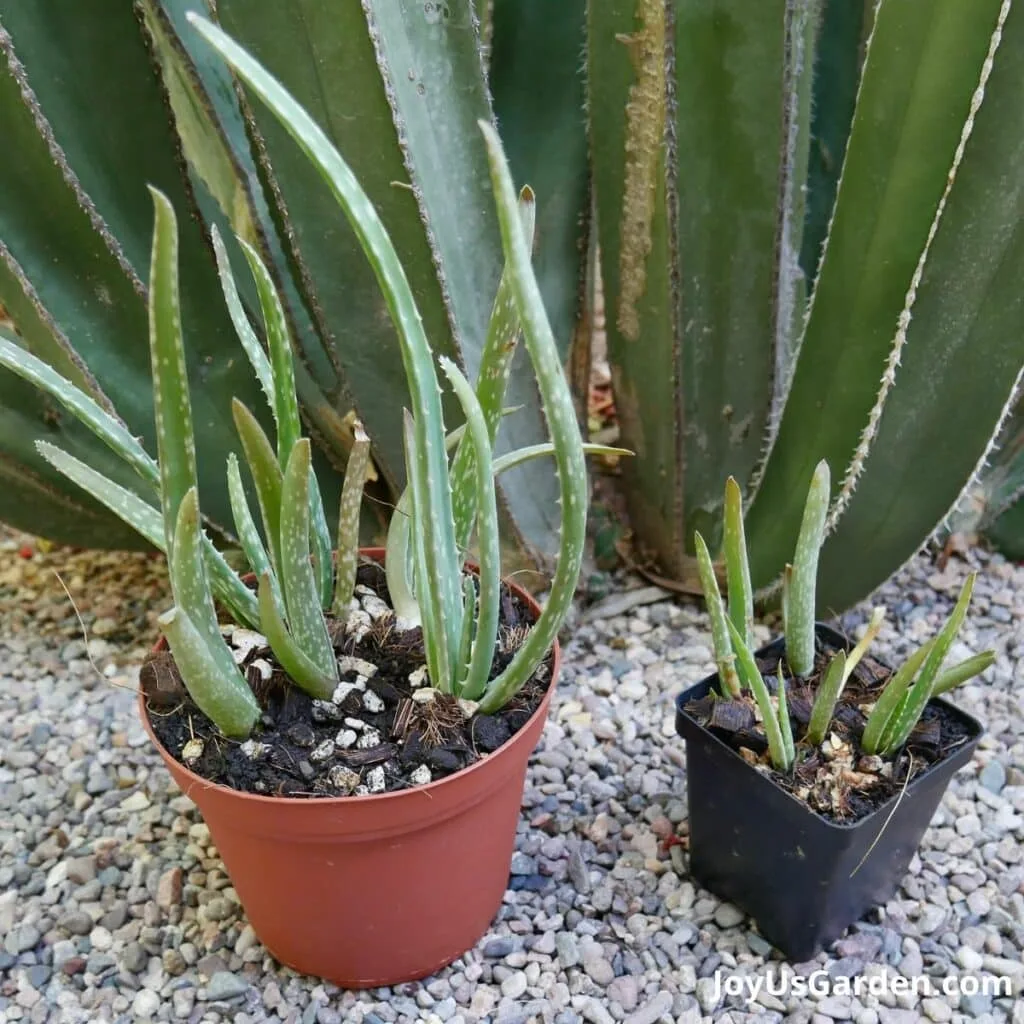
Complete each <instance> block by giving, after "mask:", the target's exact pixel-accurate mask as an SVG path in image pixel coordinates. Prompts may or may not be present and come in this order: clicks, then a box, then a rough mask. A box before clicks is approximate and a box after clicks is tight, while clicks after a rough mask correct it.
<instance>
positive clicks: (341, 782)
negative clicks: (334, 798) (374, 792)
mask: <svg viewBox="0 0 1024 1024" xmlns="http://www.w3.org/2000/svg"><path fill="white" fill-rule="evenodd" d="M327 781H328V782H329V783H330V784H331V786H332V787H333V788H334V789H336V790H338V792H340V793H351V792H352V791H353V790H354V789H355V788H356V786H358V785H359V772H354V771H352V769H351V768H346V767H345V766H344V765H343V764H336V765H335V766H334V767H333V768H332V769H331V770H330V771H329V772H328V773H327Z"/></svg>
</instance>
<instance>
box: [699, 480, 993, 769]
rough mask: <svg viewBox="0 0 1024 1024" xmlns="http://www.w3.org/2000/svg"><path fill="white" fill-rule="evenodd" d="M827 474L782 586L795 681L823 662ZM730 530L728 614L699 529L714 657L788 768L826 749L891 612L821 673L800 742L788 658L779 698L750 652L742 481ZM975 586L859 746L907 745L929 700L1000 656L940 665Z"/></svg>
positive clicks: (886, 698) (730, 503) (888, 751)
mask: <svg viewBox="0 0 1024 1024" xmlns="http://www.w3.org/2000/svg"><path fill="white" fill-rule="evenodd" d="M828 493H829V470H828V465H827V464H826V463H824V462H822V463H820V464H819V465H818V466H817V467H816V469H815V472H814V475H813V477H812V479H811V485H810V488H809V490H808V493H807V497H806V500H805V502H804V512H803V517H802V523H801V528H800V535H799V538H798V541H797V549H796V552H795V554H794V556H793V563H792V564H791V565H787V566H786V572H785V575H784V584H783V589H782V611H783V635H784V640H785V658H784V661H785V663H786V664H787V666H788V668H789V671H790V673H791V674H792V677H793V679H794V681H800V680H805V679H807V678H808V677H810V676H811V675H812V674H813V673H814V671H815V670H816V668H818V667H819V665H820V663H819V661H818V660H817V658H816V645H815V620H814V606H815V591H816V588H817V586H818V580H817V577H818V552H819V550H820V548H821V545H822V540H823V537H824V533H825V517H826V513H827V509H828ZM725 509H726V526H725V539H724V541H723V547H724V553H725V568H726V575H727V577H728V579H729V580H730V581H735V582H731V586H732V587H733V592H734V593H738V594H739V595H740V596H739V597H738V598H736V599H735V600H734V602H733V603H732V605H731V612H732V614H728V613H727V611H726V607H725V604H724V602H723V601H722V597H721V594H720V592H719V589H718V581H717V579H716V576H715V569H714V564H713V562H712V560H711V555H710V553H709V551H708V546H707V543H706V542H705V540H704V538H703V537H702V536H701V535H700V532H699V531H698V532H697V534H696V536H695V538H694V541H695V544H694V546H695V548H696V551H697V560H698V567H699V570H700V578H701V583H702V586H703V590H704V598H705V602H706V604H707V607H708V614H709V616H710V618H711V632H712V640H713V643H714V649H715V661H716V663H717V665H718V673H719V680H720V683H721V692H720V694H719V696H720V697H721V698H723V699H727V700H729V699H737V698H742V697H743V695H744V694H745V693H749V694H751V695H752V696H753V698H754V701H755V703H756V704H757V707H758V711H759V713H760V717H761V722H762V725H763V728H764V731H765V737H766V739H767V741H768V752H769V756H770V758H771V761H772V764H773V766H774V767H775V768H776V769H777V770H778V771H780V772H788V771H790V770H791V769H792V768H793V766H794V764H795V763H796V761H797V760H798V758H799V756H800V753H799V751H800V749H801V748H803V749H804V750H807V749H809V748H813V747H817V746H819V745H820V744H821V743H822V742H823V741H824V740H825V738H826V737H827V735H828V733H829V729H830V726H831V723H832V720H833V717H834V715H835V710H836V707H837V705H838V704H839V701H840V698H841V697H842V694H843V691H844V688H845V686H846V684H847V682H848V681H849V679H850V677H851V676H852V675H853V672H854V670H855V669H856V667H857V665H858V664H859V663H860V662H861V660H862V659H863V658H864V656H865V654H866V653H867V651H868V649H869V648H870V646H871V643H872V642H873V640H874V639H875V637H876V636H877V635H878V633H879V631H880V629H881V627H882V623H883V621H884V618H885V609H884V608H875V609H874V610H873V612H872V614H871V618H870V620H869V622H868V624H867V627H866V629H865V631H864V635H863V636H862V637H861V639H860V640H859V641H858V642H857V643H856V644H855V645H854V647H853V648H852V649H851V650H850V651H849V652H847V651H845V650H840V651H837V652H836V653H835V654H834V655H833V656H832V657H831V658H830V659H829V660H828V662H827V664H825V665H824V667H823V668H822V669H821V673H820V678H819V680H818V687H817V691H816V693H815V695H814V702H813V705H812V708H811V714H810V720H809V722H808V725H807V729H806V730H805V732H804V734H803V736H802V737H800V739H799V741H798V742H796V743H794V737H793V729H792V723H791V721H790V718H789V709H788V699H787V680H786V679H785V677H784V675H783V672H782V669H781V665H782V661H780V669H779V673H778V678H777V680H776V685H775V694H776V696H775V701H774V703H773V701H772V697H771V694H770V692H769V689H768V686H767V684H766V683H765V680H764V678H763V677H762V675H761V672H760V669H759V668H758V665H757V660H756V658H755V657H754V654H753V652H752V647H753V643H752V639H751V636H750V634H749V633H747V635H744V624H745V623H746V622H747V621H748V620H747V618H746V613H745V608H746V598H745V597H744V594H745V593H746V592H747V591H746V587H745V583H744V581H745V580H748V579H749V569H748V568H747V566H746V560H747V551H746V545H745V543H744V542H743V537H742V531H741V530H740V529H738V528H737V526H736V523H737V520H738V518H739V514H740V512H739V491H738V488H737V486H736V483H735V481H734V480H732V479H731V478H730V480H729V481H728V483H727V484H726V496H725ZM973 587H974V576H973V574H972V575H971V576H970V577H969V578H968V580H967V583H966V584H965V585H964V589H963V591H962V593H961V595H960V599H959V600H958V602H957V605H956V608H955V609H954V611H953V613H952V615H951V616H950V619H949V621H948V622H947V623H946V625H945V627H944V628H943V630H942V632H941V633H940V634H939V636H938V637H936V638H935V639H934V640H931V641H929V642H928V643H927V644H925V645H924V646H922V647H921V648H920V649H919V650H918V651H917V652H915V654H913V655H911V657H910V658H908V659H907V661H906V662H905V663H904V664H903V665H902V666H901V667H900V668H899V669H898V670H897V671H896V672H895V673H894V674H893V675H892V677H891V678H890V679H889V681H888V682H887V683H886V686H885V688H884V690H883V692H882V693H881V694H880V696H879V697H878V699H877V702H876V703H875V706H874V707H873V709H872V710H871V712H870V714H869V716H868V719H867V722H866V725H865V729H864V734H863V738H862V741H861V746H862V747H863V749H864V750H865V751H866V752H867V753H869V754H882V755H885V756H892V755H893V754H895V753H896V752H897V751H898V750H899V749H900V748H901V747H902V746H903V744H904V743H905V742H906V740H907V738H908V737H909V735H910V733H911V732H912V731H913V729H914V726H915V725H916V724H917V722H918V720H919V719H920V717H921V715H922V713H923V712H924V709H925V707H926V705H927V704H928V701H929V700H931V699H932V697H936V696H939V695H940V694H942V693H946V692H948V691H949V690H952V689H953V688H954V687H956V686H959V685H960V684H961V683H963V682H965V681H966V680H968V679H971V678H973V677H974V676H976V675H978V674H979V673H981V672H983V671H985V669H986V668H988V667H989V666H990V665H991V664H992V662H993V660H994V658H995V655H994V653H993V652H992V651H984V652H982V653H980V654H977V655H974V656H973V657H970V658H967V659H965V660H964V661H962V662H960V663H959V664H957V665H955V666H953V667H951V668H949V669H947V670H946V671H944V672H940V671H939V670H940V668H941V665H942V661H943V659H944V658H945V656H946V654H947V653H948V651H949V648H950V646H951V645H952V643H953V641H954V640H955V638H956V634H957V631H958V630H959V628H960V625H961V623H962V622H963V619H964V616H965V615H966V614H967V606H968V604H969V602H970V595H971V592H972V590H973Z"/></svg>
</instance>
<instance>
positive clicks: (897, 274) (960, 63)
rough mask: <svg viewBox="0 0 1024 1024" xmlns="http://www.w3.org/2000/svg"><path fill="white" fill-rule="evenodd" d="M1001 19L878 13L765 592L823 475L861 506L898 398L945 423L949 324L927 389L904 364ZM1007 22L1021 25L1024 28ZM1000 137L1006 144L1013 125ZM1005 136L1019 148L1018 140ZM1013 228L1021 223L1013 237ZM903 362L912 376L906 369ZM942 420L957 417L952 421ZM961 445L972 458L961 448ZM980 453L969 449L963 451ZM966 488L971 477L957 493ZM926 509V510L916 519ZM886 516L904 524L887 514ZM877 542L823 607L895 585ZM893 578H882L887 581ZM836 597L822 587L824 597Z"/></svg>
mask: <svg viewBox="0 0 1024 1024" xmlns="http://www.w3.org/2000/svg"><path fill="white" fill-rule="evenodd" d="M1002 7H1003V5H1002V2H1001V0H979V2H978V3H973V4H970V5H964V4H963V3H961V2H959V0H936V2H935V3H932V4H928V5H922V4H919V3H916V2H915V0H886V2H885V3H884V4H881V5H880V6H879V8H878V13H877V15H876V18H875V23H874V29H873V32H872V35H871V39H870V42H869V44H868V52H867V58H866V60H865V65H864V71H863V74H862V76H861V85H860V92H859V95H858V99H857V108H856V112H855V114H854V119H853V127H852V130H851V133H850V140H849V144H848V146H847V150H846V159H845V162H844V166H843V173H842V178H841V181H840V184H839V190H838V195H837V199H836V208H835V213H834V216H833V220H832V226H831V230H830V233H829V239H828V242H827V245H826V250H825V255H824V259H823V262H822V265H821V269H820V271H819V274H818V279H817V282H816V284H815V288H814V293H813V295H812V298H811V306H810V313H809V318H808V321H807V326H806V330H805V333H804V337H803V341H802V344H801V347H800V356H799V360H798V363H797V366H796V371H795V374H794V377H793V383H792V387H791V389H790V393H789V398H788V401H787V403H786V408H785V411H784V413H783V416H782V420H781V423H780V426H779V431H778V435H777V437H776V441H775V445H774V447H773V449H772V451H771V454H770V456H769V458H768V461H767V464H766V466H765V471H764V476H763V482H762V484H761V488H760V490H759V492H758V494H757V495H756V497H755V499H754V502H753V505H752V507H751V508H750V510H749V512H748V517H747V536H748V539H749V543H750V548H751V574H752V577H753V580H754V584H755V586H764V585H766V584H768V583H770V582H771V581H772V580H773V579H774V578H775V577H776V576H777V575H778V573H779V572H781V570H782V567H783V565H784V564H785V561H786V558H787V557H788V555H789V553H790V552H791V551H792V547H793V543H794V541H795V539H796V534H797V529H798V525H799V521H800V506H801V504H802V496H803V494H804V493H805V489H806V486H807V481H808V480H809V479H810V476H811V473H812V471H813V467H814V465H815V464H816V463H817V462H818V461H819V460H820V459H822V458H824V459H826V460H827V461H828V462H829V464H830V465H831V466H832V467H833V470H834V472H835V479H836V483H835V492H836V494H837V496H838V507H839V508H840V509H841V507H842V505H843V504H844V503H845V501H846V500H847V499H848V498H849V496H850V495H852V494H853V488H854V486H855V484H856V482H857V478H858V477H859V475H860V473H861V471H862V470H863V469H864V466H865V465H866V464H867V463H868V462H870V461H871V459H872V458H873V453H874V452H875V451H876V450H877V449H878V448H880V447H882V446H881V445H880V443H879V440H878V438H877V428H878V422H879V418H880V417H881V416H882V415H883V414H884V410H885V408H886V406H887V404H888V403H887V401H886V399H887V396H888V398H889V399H891V398H892V397H893V396H894V395H895V396H896V398H897V400H899V398H900V392H901V390H902V389H903V388H904V387H905V386H906V385H909V394H910V395H912V396H913V395H915V394H916V395H917V396H918V397H917V398H911V399H910V400H911V402H912V404H913V405H914V407H915V408H918V409H921V410H924V409H926V408H928V407H929V403H930V406H931V408H932V409H933V410H936V411H937V410H938V408H939V406H938V405H936V404H935V400H934V396H932V397H929V398H927V399H925V398H923V396H922V394H921V393H922V392H923V391H925V390H926V389H927V388H928V387H930V386H931V384H930V381H931V380H934V377H932V376H931V369H932V366H933V364H934V361H935V359H936V351H938V354H939V358H940V359H941V358H942V349H938V350H936V348H935V334H936V327H937V326H938V321H934V322H933V323H932V325H931V330H930V331H927V330H926V331H925V332H922V338H923V340H922V342H920V343H918V347H920V346H921V345H922V344H923V345H924V347H925V349H926V351H927V353H928V355H927V358H926V359H925V361H924V366H925V369H924V370H921V371H919V372H918V373H917V374H916V375H914V374H912V372H909V371H908V370H907V367H906V364H905V360H906V359H907V358H910V356H911V353H912V352H913V349H914V347H915V345H914V343H913V342H910V344H909V345H905V344H904V343H905V342H906V340H907V327H908V324H909V323H910V322H911V321H910V316H911V307H912V306H914V305H915V304H914V293H915V291H916V290H917V289H918V288H919V287H920V285H921V280H922V278H921V274H922V271H924V272H925V273H928V272H929V264H930V261H928V263H926V260H925V257H926V256H927V255H928V247H929V244H930V243H931V242H932V241H933V236H934V228H935V226H936V225H938V227H939V230H941V229H942V224H941V223H940V222H939V221H938V219H937V217H936V214H937V211H940V210H941V205H940V204H941V203H942V201H943V197H944V193H946V191H947V187H951V188H952V189H954V190H955V189H956V188H957V186H958V185H959V181H957V182H956V183H955V184H952V185H951V184H950V183H952V179H953V175H952V174H951V171H954V170H956V164H957V162H958V161H959V159H960V155H961V154H960V152H959V147H960V143H961V138H962V135H963V134H964V126H965V124H966V123H967V121H968V117H969V115H970V113H971V109H972V99H973V97H974V93H975V90H976V89H977V88H978V86H979V83H980V82H981V81H982V78H983V76H984V74H985V70H984V68H986V67H987V66H986V57H987V56H988V55H989V51H990V48H991V46H992V42H993V32H994V31H995V29H996V27H997V22H998V19H999V17H1000V10H1001V8H1002ZM1009 21H1010V23H1012V22H1013V21H1014V18H1013V17H1011V18H1010V19H1009ZM1007 27H1008V28H1009V24H1008V26H1007ZM998 65H999V60H998V57H997V60H996V66H997V68H998ZM984 109H985V104H983V105H982V111H984ZM979 116H980V115H979ZM1011 123H1013V122H1011ZM1001 125H1002V128H1003V129H1004V130H1006V124H1005V123H1001ZM1006 134H1007V136H1014V135H1015V134H1016V133H1015V132H1014V131H1012V130H1006ZM981 159H982V160H984V162H985V164H986V167H987V168H988V170H989V171H990V172H991V173H992V174H993V175H994V176H995V175H1000V174H1005V173H1007V168H1008V167H1012V166H1013V165H1012V164H1007V163H1004V162H1003V161H1001V160H995V159H993V156H992V153H991V152H990V151H986V152H985V153H984V155H983V156H982V157H981ZM964 169H965V168H964ZM943 219H944V218H943ZM1012 222H1013V218H1010V219H1007V221H1006V223H1007V224H1009V223H1012ZM980 237H984V236H983V235H980V234H979V238H980ZM1003 237H1004V238H1005V237H1006V235H1005V233H1004V236H1003ZM949 243H950V245H951V246H953V248H954V249H955V250H956V249H958V239H957V240H956V241H954V238H952V237H951V238H950V239H949ZM986 244H987V243H986ZM933 255H935V254H934V253H933ZM956 265H957V267H958V271H957V273H954V274H949V275H947V274H943V275H942V282H941V285H940V286H939V290H940V291H945V293H946V295H947V297H949V296H951V295H952V293H953V292H954V290H956V289H959V288H960V287H961V286H962V285H963V283H964V281H965V280H966V279H968V277H969V276H973V268H972V267H971V266H970V264H969V263H968V262H967V261H966V259H965V260H963V261H960V262H958V263H957V264H956ZM936 283H938V282H936ZM919 298H920V296H919ZM958 302H959V300H958ZM1000 312H1001V309H1000ZM957 313H958V314H959V309H957ZM913 324H914V329H919V328H920V326H921V324H920V321H919V320H918V313H917V310H916V308H915V309H914V311H913ZM947 347H948V346H947ZM904 349H905V351H904ZM974 350H975V352H976V353H978V354H979V355H980V353H981V352H982V351H985V352H986V355H985V365H986V370H985V371H984V373H983V374H982V375H983V376H985V377H987V378H988V379H989V380H990V381H991V380H993V379H996V378H997V376H998V375H997V374H996V373H995V372H994V368H993V367H991V366H990V364H989V363H988V350H987V348H986V347H985V346H983V345H977V346H975V347H974ZM901 359H903V360H904V365H903V368H902V369H898V364H899V363H900V361H901ZM959 376H960V379H963V378H964V377H965V374H963V372H962V371H961V372H960V373H959ZM879 381H881V382H882V383H881V385H880V384H879ZM894 381H895V386H894V387H893V386H892V385H893V382H894ZM915 383H916V387H915ZM1007 387H1008V384H1007ZM1004 401H1005V392H1004ZM943 411H944V412H948V411H950V410H949V409H946V408H944V407H943ZM979 419H980V418H979ZM985 419H988V417H987V414H986V417H985ZM903 422H904V424H908V425H909V424H910V423H912V422H913V430H912V434H913V437H914V438H915V439H916V438H917V437H918V436H920V435H919V434H918V431H919V429H920V428H919V424H918V423H917V422H916V421H914V419H913V417H910V416H908V417H906V418H905V419H904V420H903ZM992 425H993V422H992V421H991V420H988V422H987V424H986V426H985V427H984V428H983V429H984V430H986V431H988V432H990V430H991V427H992ZM948 426H949V424H948V421H946V422H945V423H944V431H943V438H944V439H943V443H941V444H940V445H939V447H940V448H944V447H945V443H946V440H945V429H948ZM949 438H950V442H951V443H956V444H958V445H959V443H960V439H959V438H956V435H955V434H954V433H950V435H949ZM954 438H956V440H955V441H954V440H953V439H954ZM872 442H874V443H872ZM929 443H934V442H932V441H931V440H930V441H929ZM967 447H968V443H966V440H965V443H964V444H963V445H962V448H967ZM981 447H982V448H983V447H984V445H982V446H981ZM979 454H980V449H978V448H975V451H974V459H975V460H976V459H977V457H978V455H979ZM936 457H938V456H937V453H936ZM909 465H911V460H910V459H909V458H908V459H906V460H905V461H903V462H901V466H902V467H906V466H909ZM932 465H933V466H934V465H936V464H935V463H933V464H932ZM972 466H973V464H972ZM929 472H931V473H935V472H936V470H935V469H930V470H929ZM968 472H969V471H968ZM937 475H938V477H939V478H940V479H941V483H940V487H948V486H950V484H949V481H951V480H953V479H955V478H956V474H955V473H953V472H951V468H950V464H949V462H948V460H947V459H946V457H945V454H944V455H943V459H942V467H941V470H940V471H938V474H937ZM964 475H965V476H966V474H964ZM894 478H895V479H899V488H898V490H899V492H900V494H901V495H903V496H905V497H906V498H907V499H908V500H909V499H910V498H911V497H912V498H913V501H914V502H915V503H916V502H918V501H919V493H918V492H919V490H920V487H917V488H915V487H911V486H908V485H907V481H906V478H905V477H904V476H903V475H902V473H897V474H896V475H895V477H894ZM963 479H964V476H961V477H960V481H961V482H962V480H963ZM953 486H956V485H955V484H954V485H953ZM875 493H876V494H877V493H883V491H881V490H880V491H876V492H875ZM954 496H955V495H954ZM951 503H952V502H951V501H946V502H945V505H944V506H943V507H942V509H941V511H939V513H938V515H935V516H934V517H933V518H932V521H931V523H929V524H928V525H926V526H922V524H921V519H922V518H923V517H924V514H923V513H920V514H918V515H917V516H916V519H917V521H916V522H915V523H914V524H913V526H912V527H910V529H909V531H908V532H909V534H910V535H911V536H912V537H913V540H912V541H911V542H910V547H911V550H912V549H913V548H914V547H916V545H917V544H918V543H920V540H921V538H922V536H923V535H924V534H925V533H926V532H927V531H928V530H929V529H931V527H933V526H934V525H935V522H936V521H937V520H938V518H940V516H941V515H942V514H943V513H944V512H945V511H946V510H947V509H948V508H949V506H950V504H951ZM924 504H925V503H924V502H920V505H919V507H920V508H923V507H924ZM904 507H906V506H904ZM890 508H891V506H890ZM835 512H836V510H835V509H834V510H833V521H834V518H835ZM885 514H886V515H889V514H891V513H890V511H889V510H888V509H887V510H886V513H885ZM896 521H897V519H894V520H893V522H896ZM876 522H877V520H876ZM866 535H868V536H870V537H871V544H870V551H871V557H867V558H864V559H863V564H859V565H857V566H856V570H857V571H855V572H852V573H851V574H850V581H846V580H844V581H843V583H842V586H843V587H845V588H846V593H845V594H842V597H843V600H842V601H837V600H836V598H837V596H839V592H838V591H829V590H826V589H825V588H824V587H823V588H822V591H821V594H820V596H821V601H822V604H823V606H824V607H830V606H834V607H842V606H844V605H845V604H846V603H848V598H847V595H850V594H852V596H853V597H859V596H862V595H863V594H864V593H865V592H866V591H868V590H870V589H871V588H872V587H873V586H874V585H875V584H876V583H878V582H881V580H882V579H883V578H884V577H885V576H886V575H888V573H889V572H890V571H891V570H892V567H893V564H894V559H893V555H892V548H890V550H889V551H887V552H886V554H885V556H884V558H883V557H882V556H881V552H882V550H883V548H884V545H883V544H882V543H880V541H881V540H882V538H880V537H879V531H878V528H877V527H875V528H874V529H872V530H870V531H868V533H867V534H866ZM904 543H905V542H904ZM844 547H845V550H846V551H850V550H856V551H858V552H861V551H862V550H863V549H861V548H859V547H855V546H853V545H851V544H850V543H849V542H848V541H847V543H846V544H845V545H844ZM894 547H895V545H894ZM876 554H878V556H879V557H877V558H876V557H875V555H876ZM906 554H910V551H909V550H908V551H906ZM904 557H906V555H904ZM898 560H899V559H898V558H897V559H896V560H895V561H898ZM856 561H857V562H860V561H861V559H860V558H859V557H858V559H857V560H856ZM833 564H834V563H833ZM882 564H884V566H885V568H884V571H880V572H879V568H880V566H881V565H882ZM844 573H845V570H844ZM867 577H870V579H867ZM827 581H828V577H827V576H825V575H824V574H823V583H826V582H827ZM851 581H852V582H851Z"/></svg>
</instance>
